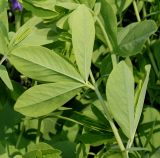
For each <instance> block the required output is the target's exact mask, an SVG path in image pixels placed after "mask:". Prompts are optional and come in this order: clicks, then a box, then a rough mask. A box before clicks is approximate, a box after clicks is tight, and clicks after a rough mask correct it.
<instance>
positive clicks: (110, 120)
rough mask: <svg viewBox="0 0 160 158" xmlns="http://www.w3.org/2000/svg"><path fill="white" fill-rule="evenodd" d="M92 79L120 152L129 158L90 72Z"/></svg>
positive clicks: (125, 157)
mask: <svg viewBox="0 0 160 158" xmlns="http://www.w3.org/2000/svg"><path fill="white" fill-rule="evenodd" d="M90 77H91V80H92V84H93V85H94V87H95V88H94V89H95V93H96V95H97V97H98V99H99V101H100V103H101V105H102V108H103V110H104V114H105V115H106V117H107V119H108V121H109V124H110V126H111V128H112V131H113V133H114V136H115V138H116V140H117V143H118V146H119V148H120V150H121V151H122V155H123V157H124V158H128V153H127V152H126V151H125V147H124V145H123V142H122V140H121V137H120V135H119V133H118V129H117V127H116V126H115V124H114V121H113V119H112V117H111V115H110V112H109V110H108V108H107V105H106V103H105V101H104V99H103V97H102V95H101V93H100V91H99V89H98V87H97V85H96V82H95V79H94V76H93V74H92V72H90Z"/></svg>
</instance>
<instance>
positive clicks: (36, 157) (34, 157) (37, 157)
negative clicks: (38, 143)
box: [23, 150, 43, 158]
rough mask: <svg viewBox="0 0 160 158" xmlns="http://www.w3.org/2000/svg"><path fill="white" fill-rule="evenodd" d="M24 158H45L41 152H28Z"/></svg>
mask: <svg viewBox="0 0 160 158" xmlns="http://www.w3.org/2000/svg"><path fill="white" fill-rule="evenodd" d="M23 158H43V157H42V152H41V151H39V150H35V151H30V152H27V153H26V154H25V155H24V156H23Z"/></svg>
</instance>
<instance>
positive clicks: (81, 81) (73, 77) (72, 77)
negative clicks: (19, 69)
mask: <svg viewBox="0 0 160 158" xmlns="http://www.w3.org/2000/svg"><path fill="white" fill-rule="evenodd" d="M12 56H15V57H16V58H19V59H21V60H25V61H27V62H30V63H33V64H35V65H38V66H41V67H44V68H47V69H49V70H51V71H54V72H56V73H58V74H61V75H63V76H67V77H68V78H71V79H74V80H76V81H78V82H80V83H83V84H84V81H83V80H80V79H79V78H76V77H75V76H69V75H67V74H65V73H62V72H60V71H56V70H54V69H52V68H50V67H46V66H44V65H43V64H39V63H35V62H33V61H30V60H26V59H25V58H23V57H19V56H17V55H15V54H12ZM69 64H70V63H69ZM75 71H76V70H75ZM77 73H78V72H77Z"/></svg>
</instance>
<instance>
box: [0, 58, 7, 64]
mask: <svg viewBox="0 0 160 158" xmlns="http://www.w3.org/2000/svg"><path fill="white" fill-rule="evenodd" d="M5 60H6V56H3V58H2V59H1V61H0V65H2V63H3V62H4V61H5Z"/></svg>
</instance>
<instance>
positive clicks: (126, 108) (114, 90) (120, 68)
mask: <svg viewBox="0 0 160 158" xmlns="http://www.w3.org/2000/svg"><path fill="white" fill-rule="evenodd" d="M106 95H107V101H108V106H109V109H110V111H111V113H112V115H113V118H114V119H115V121H116V122H117V123H118V125H119V126H120V127H121V129H122V131H123V132H124V134H125V135H126V136H127V137H128V138H131V136H132V132H133V127H134V123H133V122H134V78H133V74H132V72H131V70H130V68H129V67H128V66H127V64H126V63H125V62H124V61H121V62H120V63H119V64H118V65H117V66H116V67H115V68H114V69H113V70H112V72H111V74H110V75H109V78H108V81H107V85H106Z"/></svg>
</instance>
